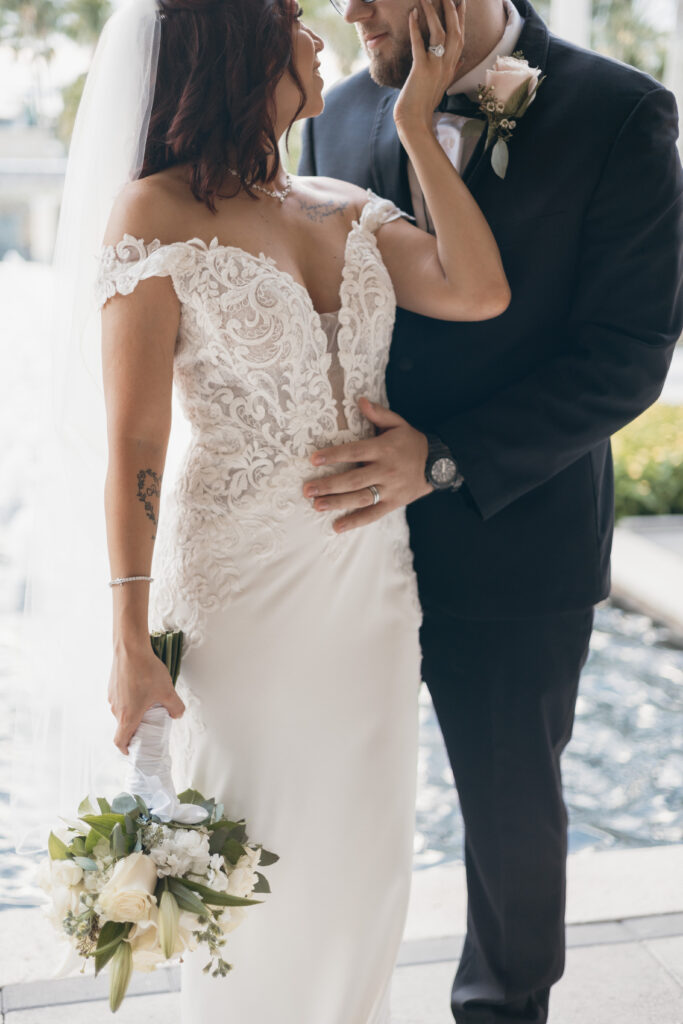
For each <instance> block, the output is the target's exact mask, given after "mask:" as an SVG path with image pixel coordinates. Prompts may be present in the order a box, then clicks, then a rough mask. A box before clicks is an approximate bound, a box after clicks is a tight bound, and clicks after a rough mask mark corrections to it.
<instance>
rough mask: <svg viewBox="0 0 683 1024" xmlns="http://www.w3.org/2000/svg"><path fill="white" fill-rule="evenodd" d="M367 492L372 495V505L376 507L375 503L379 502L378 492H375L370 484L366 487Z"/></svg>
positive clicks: (374, 488) (373, 486)
mask: <svg viewBox="0 0 683 1024" xmlns="http://www.w3.org/2000/svg"><path fill="white" fill-rule="evenodd" d="M368 490H369V491H370V494H371V495H372V504H373V505H376V504H377V502H378V501H379V491H378V490H377V488H376V487H375V485H374V484H370V486H369V487H368Z"/></svg>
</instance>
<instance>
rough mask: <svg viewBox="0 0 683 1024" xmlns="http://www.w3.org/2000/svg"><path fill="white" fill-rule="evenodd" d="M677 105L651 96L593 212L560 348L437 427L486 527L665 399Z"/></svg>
mask: <svg viewBox="0 0 683 1024" xmlns="http://www.w3.org/2000/svg"><path fill="white" fill-rule="evenodd" d="M677 137H678V121H677V110H676V101H675V99H674V97H673V95H672V94H671V93H670V92H668V91H667V90H666V89H664V88H655V89H652V90H651V91H650V92H648V93H646V94H645V95H644V96H643V97H642V98H641V99H640V100H639V102H638V103H637V104H636V106H635V107H634V109H633V110H632V111H631V114H630V115H629V117H628V118H627V119H626V121H625V122H624V124H623V126H622V128H621V130H620V132H619V134H618V136H617V138H616V141H615V142H614V144H613V146H612V149H611V151H610V154H609V156H608V159H607V161H606V163H605V166H604V168H603V172H602V175H601V177H600V180H599V183H598V186H597V188H596V190H595V192H594V194H593V197H592V200H591V203H590V205H589V208H588V211H587V214H586V217H585V221H584V226H583V243H582V246H581V250H580V253H579V258H580V263H579V266H578V268H577V285H576V290H575V293H574V296H575V298H574V302H573V305H572V308H571V310H570V314H569V317H568V320H567V321H565V323H564V324H562V325H560V328H559V329H560V330H561V331H562V341H563V343H562V345H561V346H560V348H559V349H558V348H557V347H555V348H554V354H553V356H552V357H551V358H549V359H548V360H547V362H545V363H544V364H542V365H540V366H538V367H537V368H536V369H535V370H534V371H533V372H532V373H531V374H529V375H528V376H526V377H525V378H523V379H521V380H520V381H518V382H516V383H515V384H514V385H511V386H510V387H508V388H505V389H503V390H501V391H499V392H497V393H496V394H495V395H493V396H492V397H490V398H489V399H487V400H486V401H485V402H484V403H482V404H480V405H478V406H476V407H474V408H472V409H469V410H466V411H463V412H462V413H459V414H458V415H457V416H455V417H453V418H451V419H449V420H448V421H446V422H443V423H441V424H439V425H438V426H437V427H436V432H437V433H438V434H439V436H440V437H441V438H442V439H443V440H444V441H445V442H446V444H447V445H448V447H449V448H450V449H451V451H452V452H453V453H454V455H455V457H456V459H457V461H458V464H459V467H460V469H461V471H462V472H463V474H464V476H465V480H466V482H467V488H468V490H469V494H470V496H471V497H472V498H473V500H474V502H475V504H476V506H477V508H478V511H479V513H480V515H481V516H482V518H483V519H488V518H490V517H491V516H494V515H495V514H496V513H497V512H499V511H500V510H501V509H503V508H505V507H506V506H507V505H509V504H510V503H511V502H514V501H515V500H516V499H517V498H520V497H521V496H522V495H524V494H526V493H527V492H529V491H531V490H533V489H534V488H536V487H539V486H540V485H541V484H543V483H545V482H546V481H547V480H549V479H551V478H552V477H553V476H554V475H555V474H557V473H559V472H561V471H562V470H563V469H565V468H566V467H567V466H569V465H570V464H571V463H572V462H574V461H575V460H577V459H579V458H581V457H582V456H583V455H585V454H586V453H587V452H589V451H590V450H591V449H592V448H594V447H595V446H596V445H598V444H599V443H601V442H603V441H605V440H606V439H607V438H609V437H610V436H611V435H612V434H613V433H615V431H617V430H618V429H620V428H621V427H622V426H624V425H625V424H626V423H628V422H630V421H631V420H632V419H635V417H636V416H638V415H639V414H640V413H641V412H643V411H644V410H645V409H646V408H647V407H648V406H650V405H651V404H652V403H653V402H654V401H655V400H656V399H657V398H658V396H659V394H660V393H661V390H662V387H663V384H664V380H665V377H666V373H667V370H668V368H669V364H670V362H671V358H672V355H673V350H674V346H675V344H676V341H677V340H678V338H679V336H680V333H681V330H682V329H683V288H682V276H683V172H682V170H681V163H680V159H679V156H678V152H677V148H676V139H677Z"/></svg>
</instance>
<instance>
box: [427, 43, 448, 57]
mask: <svg viewBox="0 0 683 1024" xmlns="http://www.w3.org/2000/svg"><path fill="white" fill-rule="evenodd" d="M427 49H428V50H429V52H430V53H433V54H434V56H435V57H443V55H444V53H445V52H446V47H445V46H444V45H443V43H439V45H438V46H429V47H427Z"/></svg>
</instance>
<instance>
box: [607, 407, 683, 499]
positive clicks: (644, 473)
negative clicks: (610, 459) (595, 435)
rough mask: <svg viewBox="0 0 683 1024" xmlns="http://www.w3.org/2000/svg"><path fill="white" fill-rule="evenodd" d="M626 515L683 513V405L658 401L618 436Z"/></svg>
mask: <svg viewBox="0 0 683 1024" xmlns="http://www.w3.org/2000/svg"><path fill="white" fill-rule="evenodd" d="M612 451H613V453H614V477H615V506H616V515H617V519H619V518H621V517H622V516H654V515H672V514H675V513H677V514H683V406H678V405H663V404H656V405H653V406H652V407H651V408H650V409H648V410H647V411H646V412H644V413H643V415H642V416H639V417H638V419H637V420H634V421H633V423H629V424H628V426H626V427H624V429H623V430H620V431H619V433H617V434H615V435H614V437H613V438H612Z"/></svg>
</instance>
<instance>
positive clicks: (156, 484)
mask: <svg viewBox="0 0 683 1024" xmlns="http://www.w3.org/2000/svg"><path fill="white" fill-rule="evenodd" d="M161 479H162V474H161V473H158V474H157V473H155V472H154V470H153V469H141V470H139V471H138V500H139V501H141V502H142V503H143V505H144V506H145V515H146V516H147V518H148V519H151V520H152V522H153V523H154V526H155V532H154V533H153V535H152V540H156V536H157V535H156V526H157V523H158V509H159V501H160V498H161Z"/></svg>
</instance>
